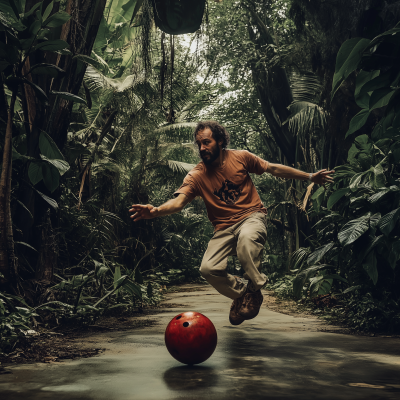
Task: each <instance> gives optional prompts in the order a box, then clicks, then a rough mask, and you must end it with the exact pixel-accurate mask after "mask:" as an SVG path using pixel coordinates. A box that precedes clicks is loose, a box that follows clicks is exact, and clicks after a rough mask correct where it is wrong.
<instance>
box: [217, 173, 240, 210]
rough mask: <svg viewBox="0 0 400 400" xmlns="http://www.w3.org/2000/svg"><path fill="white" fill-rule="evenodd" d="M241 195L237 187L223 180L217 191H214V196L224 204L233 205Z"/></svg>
mask: <svg viewBox="0 0 400 400" xmlns="http://www.w3.org/2000/svg"><path fill="white" fill-rule="evenodd" d="M241 194H242V190H241V189H239V185H235V184H234V183H233V182H231V181H230V180H228V179H225V181H224V183H223V184H222V186H221V187H220V189H219V190H217V189H214V195H215V196H217V197H218V198H219V199H220V200H221V201H224V202H225V203H226V204H235V203H236V202H237V201H238V199H239V197H240V195H241Z"/></svg>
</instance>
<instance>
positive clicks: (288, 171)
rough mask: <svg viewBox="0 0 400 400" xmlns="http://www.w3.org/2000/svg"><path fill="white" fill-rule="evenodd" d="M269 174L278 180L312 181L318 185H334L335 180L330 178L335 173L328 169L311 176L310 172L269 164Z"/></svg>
mask: <svg viewBox="0 0 400 400" xmlns="http://www.w3.org/2000/svg"><path fill="white" fill-rule="evenodd" d="M267 172H269V173H270V174H271V175H273V176H277V177H278V178H286V179H298V180H301V181H306V180H309V179H310V180H311V182H314V183H317V184H318V185H324V184H325V183H332V182H333V178H332V177H331V176H330V175H332V174H333V173H334V172H335V171H327V170H326V169H321V171H318V172H315V173H313V174H309V173H308V172H303V171H300V170H299V169H295V168H292V167H287V166H286V165H282V164H271V163H269V164H268V169H267Z"/></svg>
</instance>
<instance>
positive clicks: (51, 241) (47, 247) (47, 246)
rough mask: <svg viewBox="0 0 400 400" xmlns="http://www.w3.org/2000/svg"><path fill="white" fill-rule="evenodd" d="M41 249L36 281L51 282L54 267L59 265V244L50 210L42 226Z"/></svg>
mask: <svg viewBox="0 0 400 400" xmlns="http://www.w3.org/2000/svg"><path fill="white" fill-rule="evenodd" d="M41 236H42V237H41V248H40V255H39V262H38V266H37V269H36V279H37V280H41V281H47V282H51V281H52V280H53V273H54V266H55V265H57V243H56V240H55V235H54V232H53V227H52V225H51V219H50V210H49V209H48V210H47V213H46V215H45V218H44V220H43V225H42V235H41Z"/></svg>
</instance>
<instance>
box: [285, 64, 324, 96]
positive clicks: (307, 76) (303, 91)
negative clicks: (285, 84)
mask: <svg viewBox="0 0 400 400" xmlns="http://www.w3.org/2000/svg"><path fill="white" fill-rule="evenodd" d="M289 79H290V86H291V88H292V94H293V100H294V102H299V101H308V102H311V103H317V102H318V99H319V95H320V94H321V92H322V89H323V87H322V85H321V83H320V81H319V79H318V77H317V76H316V75H315V74H313V73H312V72H306V73H304V74H299V73H298V72H294V71H292V72H291V73H290V75H289Z"/></svg>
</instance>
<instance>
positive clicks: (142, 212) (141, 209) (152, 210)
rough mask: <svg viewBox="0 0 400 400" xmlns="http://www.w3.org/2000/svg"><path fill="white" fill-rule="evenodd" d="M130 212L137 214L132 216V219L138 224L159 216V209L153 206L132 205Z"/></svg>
mask: <svg viewBox="0 0 400 400" xmlns="http://www.w3.org/2000/svg"><path fill="white" fill-rule="evenodd" d="M129 212H130V213H132V212H134V213H135V214H133V215H131V218H133V220H134V221H135V222H136V221H140V220H141V219H152V218H156V217H157V214H158V208H157V207H153V206H152V205H151V204H146V205H143V204H132V208H131V209H130V210H129Z"/></svg>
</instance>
